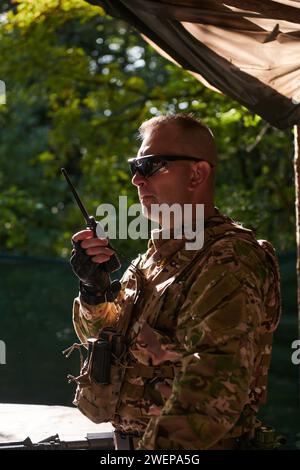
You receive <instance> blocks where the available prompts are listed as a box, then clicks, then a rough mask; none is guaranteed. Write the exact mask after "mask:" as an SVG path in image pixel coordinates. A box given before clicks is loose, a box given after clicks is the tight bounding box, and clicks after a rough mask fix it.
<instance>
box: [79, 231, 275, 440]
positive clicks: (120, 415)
mask: <svg viewBox="0 0 300 470" xmlns="http://www.w3.org/2000/svg"><path fill="white" fill-rule="evenodd" d="M225 237H227V238H229V239H230V238H232V237H234V238H239V239H242V240H243V241H244V242H246V243H250V244H252V245H253V246H255V248H256V249H258V252H260V250H259V247H260V249H261V255H262V257H263V260H264V262H266V260H267V264H268V268H269V272H270V273H271V275H272V276H273V280H274V283H275V285H276V286H278V288H277V295H278V296H279V295H280V290H279V269H278V264H277V260H276V256H275V253H274V249H273V247H272V245H271V244H270V243H269V242H267V241H265V240H259V241H257V240H255V238H254V236H253V234H252V232H251V231H250V230H248V229H245V228H243V227H241V226H239V225H236V224H232V223H222V224H220V225H217V226H215V227H210V228H208V229H207V230H206V232H205V241H204V246H203V247H202V248H201V250H199V251H198V252H197V253H196V254H195V255H194V256H193V257H192V259H189V260H187V261H186V262H185V263H183V265H182V266H181V267H180V269H178V270H177V271H176V273H175V274H174V276H172V278H171V280H170V281H169V282H168V283H166V285H165V286H164V289H163V290H162V291H160V292H159V293H157V295H155V292H154V294H153V296H152V298H151V303H149V304H148V305H143V304H142V300H143V290H144V288H145V280H144V278H143V275H142V271H141V270H140V265H141V261H142V260H141V257H139V259H137V260H136V261H135V263H134V264H135V268H133V267H130V268H129V269H128V270H127V272H126V273H125V277H124V279H123V280H122V284H123V289H125V291H126V292H127V294H126V297H125V301H123V305H122V308H123V314H122V316H121V317H120V321H119V324H118V328H117V332H118V333H119V334H123V335H125V336H126V338H127V339H128V340H129V343H132V342H133V341H134V338H135V337H136V336H137V332H136V331H135V324H136V323H135V322H138V321H139V320H140V317H141V316H142V317H143V319H145V320H146V321H147V323H148V324H149V325H150V326H152V327H155V326H156V325H157V323H158V321H159V317H160V315H162V314H163V315H164V316H165V317H167V316H168V311H169V312H170V313H171V312H173V313H174V311H177V310H178V309H179V308H180V305H181V302H182V300H183V299H184V297H185V296H186V293H187V291H188V289H189V286H191V284H192V282H193V280H194V279H193V277H195V278H196V276H197V274H198V273H199V270H200V269H201V266H202V265H204V264H205V262H206V260H207V258H208V256H209V255H210V249H211V247H212V246H213V244H214V243H216V242H217V241H218V240H220V239H223V238H225ZM196 263H198V264H197V270H195V271H192V268H193V267H194V266H195V265H196ZM198 266H199V269H198ZM265 296H266V301H267V300H268V298H267V297H268V292H265ZM166 299H168V301H166ZM267 314H268V312H267ZM279 317H280V310H278V312H277V315H276V318H273V317H272V318H266V321H264V322H263V324H262V325H261V327H260V331H259V337H260V354H258V355H257V359H256V363H255V366H254V367H255V374H254V376H255V383H253V384H251V390H253V391H255V390H256V392H255V393H258V397H256V405H255V406H253V405H252V401H251V397H250V400H249V403H247V404H246V406H245V408H244V410H243V412H242V416H241V419H240V420H239V423H238V424H237V425H236V426H235V427H234V429H233V430H232V432H231V433H230V434H229V435H228V436H229V437H236V436H240V435H241V434H243V433H244V432H247V431H249V430H250V429H253V426H255V415H256V412H257V403H258V404H259V405H260V404H261V403H264V402H265V399H266V388H267V373H268V368H269V363H270V353H271V347H272V332H273V331H274V330H275V328H276V327H277V324H278V322H279ZM179 367H180V364H174V365H173V364H171V365H169V364H168V365H163V364H162V365H160V366H155V367H153V366H148V365H145V364H142V363H139V362H137V361H136V360H135V359H134V358H133V357H132V355H130V354H128V355H127V357H126V360H123V362H122V363H120V364H119V366H114V367H113V368H112V372H111V384H110V385H103V386H101V387H99V386H98V385H96V384H94V383H93V382H92V381H91V380H90V377H89V371H88V364H87V363H86V364H85V366H84V368H83V369H82V371H81V375H80V376H79V377H77V378H76V382H77V384H78V386H77V391H76V395H75V399H74V402H73V403H74V404H75V405H76V406H78V408H79V409H80V410H81V411H82V412H83V414H85V415H86V416H87V417H88V418H90V419H91V420H92V421H94V422H96V423H101V422H107V421H110V422H112V424H113V425H114V426H115V427H116V428H117V429H120V430H122V431H131V430H134V431H140V432H143V431H144V429H145V427H146V425H147V422H148V420H149V419H150V417H151V416H149V414H147V413H144V410H143V409H139V408H138V407H137V406H135V403H136V402H137V401H138V400H141V399H143V397H144V396H145V394H147V381H148V380H149V379H150V380H151V379H156V378H169V379H171V380H172V379H174V377H175V376H176V374H177V373H178V371H179ZM145 382H146V383H145Z"/></svg>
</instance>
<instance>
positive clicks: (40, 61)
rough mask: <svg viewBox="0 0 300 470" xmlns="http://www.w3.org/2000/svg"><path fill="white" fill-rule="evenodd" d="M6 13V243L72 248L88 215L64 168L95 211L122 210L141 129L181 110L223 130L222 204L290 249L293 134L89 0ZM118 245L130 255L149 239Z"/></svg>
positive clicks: (0, 31) (1, 31)
mask: <svg viewBox="0 0 300 470" xmlns="http://www.w3.org/2000/svg"><path fill="white" fill-rule="evenodd" d="M1 12H2V14H0V54H1V63H0V79H1V80H3V81H4V82H5V83H6V91H7V103H6V105H5V106H0V124H1V130H0V189H1V193H0V209H1V210H0V243H1V249H3V250H6V251H13V252H17V253H24V254H28V255H29V254H36V255H43V256H50V255H51V256H53V255H56V256H63V257H64V256H67V255H68V252H69V239H70V236H71V234H72V233H73V232H74V231H76V230H78V229H80V228H81V227H82V226H83V221H82V217H81V214H80V213H79V211H78V209H77V207H75V205H74V203H73V199H72V196H71V194H70V193H69V191H68V189H67V187H66V184H65V181H64V180H63V179H62V177H61V175H60V168H61V166H64V167H66V168H67V170H68V171H69V173H70V175H71V177H72V179H73V181H74V182H75V183H76V184H77V187H78V189H79V192H80V194H81V195H82V198H83V200H84V201H85V203H86V206H87V208H88V210H89V211H90V212H91V213H95V210H96V207H97V206H98V205H99V204H100V203H101V202H106V203H107V202H110V203H113V204H115V205H116V206H117V205H118V197H119V195H128V202H129V204H131V203H133V202H137V201H138V200H137V195H136V191H135V189H134V188H133V187H132V186H131V184H130V175H129V172H128V169H127V163H126V160H127V158H129V157H130V156H132V155H134V154H135V153H136V151H137V148H138V145H139V144H138V142H137V139H136V133H137V128H138V127H139V125H140V123H141V122H142V121H143V120H144V119H146V118H149V117H151V116H153V115H157V114H160V113H166V112H168V113H169V112H181V111H183V112H193V113H194V114H195V115H196V116H198V117H200V118H201V119H202V120H203V121H204V122H205V123H207V124H208V125H209V126H210V127H211V128H212V129H213V131H214V134H215V136H216V139H217V143H218V148H219V155H220V157H219V160H220V164H219V170H218V179H217V205H218V207H219V208H220V209H221V210H222V211H224V212H225V213H227V214H228V215H230V216H232V217H234V218H236V219H237V220H239V221H242V222H243V223H244V224H245V225H246V226H248V227H250V228H253V229H255V230H257V235H258V236H260V237H264V238H268V239H270V240H271V241H272V242H273V243H274V244H275V246H276V247H277V248H278V249H280V250H286V249H290V248H292V247H293V246H294V223H295V221H294V209H293V207H294V188H293V166H292V133H291V131H286V132H283V131H279V130H277V129H275V128H272V127H271V126H269V125H267V124H266V123H265V122H264V121H263V120H262V119H261V118H259V117H258V116H256V115H253V114H252V113H250V112H249V111H247V110H246V109H245V108H243V107H241V106H240V105H239V104H238V103H237V102H235V101H233V100H231V99H229V98H227V97H225V96H223V95H221V94H217V93H215V92H213V91H211V90H209V89H207V88H205V87H204V86H202V85H201V84H200V83H199V82H198V81H197V80H195V79H194V78H193V77H192V76H191V75H189V74H188V72H186V71H184V70H182V69H180V68H178V67H176V66H174V65H172V64H170V63H168V62H167V61H166V60H165V59H163V58H162V57H160V56H159V55H158V54H156V53H155V52H154V51H153V49H152V48H151V47H150V46H148V45H147V44H146V43H145V42H144V41H143V40H142V38H141V37H140V36H139V34H138V33H137V31H135V30H134V29H133V28H131V27H129V26H128V25H127V24H126V23H125V22H123V21H122V20H120V19H113V18H110V17H108V16H107V15H105V13H104V12H103V10H102V9H101V8H100V7H96V6H92V5H90V4H87V3H86V2H84V1H83V0H40V1H39V2H33V1H30V0H18V1H14V2H8V1H7V2H4V3H3V6H2V10H1ZM279 228H280V230H279ZM116 245H117V246H118V247H119V249H120V250H121V252H126V255H127V256H128V257H130V256H133V255H134V254H136V253H137V252H138V251H140V250H143V248H144V246H145V241H142V242H136V243H133V242H132V241H130V240H120V241H119V242H118V243H116Z"/></svg>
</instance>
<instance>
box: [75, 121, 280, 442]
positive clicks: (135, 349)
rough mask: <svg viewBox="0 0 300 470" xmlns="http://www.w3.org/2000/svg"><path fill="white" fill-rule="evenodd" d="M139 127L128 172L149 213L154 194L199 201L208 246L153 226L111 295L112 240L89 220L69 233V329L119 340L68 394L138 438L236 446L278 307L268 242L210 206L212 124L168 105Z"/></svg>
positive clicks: (252, 419)
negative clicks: (99, 370)
mask: <svg viewBox="0 0 300 470" xmlns="http://www.w3.org/2000/svg"><path fill="white" fill-rule="evenodd" d="M140 135H141V138H142V144H141V147H140V149H139V152H138V156H137V158H136V159H135V160H133V161H131V171H132V173H133V178H132V183H133V184H134V185H135V186H136V187H137V189H138V194H139V198H140V201H141V204H142V207H143V211H144V213H145V215H146V216H148V217H149V218H151V217H154V215H153V213H152V211H151V205H152V204H154V203H156V204H162V203H166V204H168V205H169V206H171V205H172V204H173V203H179V204H180V205H183V204H191V205H192V207H193V209H195V207H196V205H197V204H204V245H203V246H202V248H200V249H197V250H196V251H195V250H188V249H187V248H186V245H185V241H186V240H185V238H184V237H183V238H181V239H178V238H175V235H174V221H173V223H170V227H169V228H171V232H170V233H171V236H170V238H169V239H165V238H164V237H163V236H162V233H163V229H164V227H161V229H160V230H159V231H158V232H157V231H153V232H152V233H151V239H150V240H149V242H148V249H147V251H146V253H144V254H143V255H140V256H139V257H138V258H137V259H136V260H135V261H134V262H133V263H131V265H130V267H129V268H128V269H127V271H126V272H125V274H124V276H123V278H122V280H121V285H122V288H121V290H120V292H119V294H118V296H117V298H116V299H115V300H114V301H107V297H106V296H105V292H106V291H107V288H108V286H109V284H110V279H109V274H108V273H107V272H106V271H104V270H103V269H101V265H103V263H105V262H107V261H108V260H109V259H110V257H111V256H112V254H113V253H114V251H113V250H112V249H110V248H108V247H107V246H106V245H107V243H108V241H107V239H104V238H95V236H94V235H93V232H92V231H91V230H82V231H80V232H78V233H76V234H75V235H74V236H73V238H72V241H73V245H74V250H73V254H72V258H71V264H72V267H73V270H74V272H75V274H77V276H78V277H79V279H80V281H81V282H80V295H79V297H78V298H76V299H75V301H74V307H73V322H74V327H75V330H76V333H77V335H78V337H79V338H80V340H81V341H82V343H86V341H87V338H88V337H91V336H92V337H98V334H99V332H100V331H103V329H104V328H106V327H112V328H114V329H115V331H116V332H117V333H120V334H123V335H124V336H125V337H126V344H127V353H126V355H125V357H123V358H122V360H121V361H120V363H119V364H117V365H116V366H114V367H113V371H112V382H111V384H110V385H103V386H94V385H93V384H91V382H90V381H88V382H85V383H84V381H80V377H78V378H76V379H75V380H76V381H77V383H78V384H79V385H78V388H77V393H76V398H75V401H74V403H75V404H77V406H78V407H79V409H80V410H81V411H82V412H83V413H84V414H86V415H87V416H88V417H89V418H90V419H92V420H93V421H95V422H103V421H108V420H109V421H111V422H112V424H113V425H114V426H115V428H116V429H117V431H118V432H120V433H123V437H125V438H126V439H128V441H130V445H131V446H132V447H133V448H135V449H143V450H144V449H155V450H158V449H195V450H206V449H210V450H211V449H236V448H238V445H239V444H240V443H241V442H243V441H244V440H245V439H246V440H247V439H249V438H251V437H252V436H253V433H254V430H255V428H256V427H257V426H258V424H259V422H258V420H257V418H256V415H257V412H258V409H259V407H260V406H261V405H262V404H263V403H264V402H265V400H266V387H267V374H268V369H269V364H270V356H271V348H272V333H273V331H274V330H275V329H276V327H277V325H278V321H279V317H280V288H279V274H278V265H277V260H276V257H275V254H274V249H273V248H272V246H271V245H270V243H268V242H267V241H265V240H256V239H255V237H254V235H253V233H252V231H251V230H248V229H246V228H244V227H242V226H241V225H240V224H237V223H235V222H234V221H233V220H232V219H231V218H229V217H227V216H225V215H223V214H221V213H220V212H219V210H218V209H217V208H216V207H215V205H214V186H215V171H216V165H217V152H216V147H215V142H214V138H213V135H212V133H211V131H210V130H209V128H207V127H206V126H205V125H204V124H202V123H201V122H200V121H199V120H197V119H195V118H194V117H192V116H190V115H182V114H180V115H168V116H160V117H155V118H152V119H150V120H148V121H146V122H144V123H143V124H142V126H141V127H140ZM194 215H195V211H193V216H192V221H191V222H192V223H193V222H194ZM158 222H160V220H158ZM193 226H194V225H193ZM172 229H173V231H172ZM172 234H173V236H172ZM83 260H84V263H85V267H86V269H82V266H83ZM81 377H83V375H82V376H81ZM120 435H121V434H120Z"/></svg>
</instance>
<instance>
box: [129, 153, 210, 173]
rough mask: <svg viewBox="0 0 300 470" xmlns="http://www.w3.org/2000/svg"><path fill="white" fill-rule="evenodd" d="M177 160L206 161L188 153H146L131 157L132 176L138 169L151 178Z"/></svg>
mask: <svg viewBox="0 0 300 470" xmlns="http://www.w3.org/2000/svg"><path fill="white" fill-rule="evenodd" d="M176 160H190V161H194V162H203V161H204V160H203V159H201V158H197V157H188V156H186V155H145V156H144V157H140V158H130V159H129V160H128V163H129V166H130V171H131V174H132V176H134V175H135V173H136V172H137V171H138V172H139V173H140V175H142V176H143V177H144V178H149V176H152V175H154V174H155V173H156V172H157V171H159V170H160V169H161V168H164V167H165V166H166V164H167V163H168V162H173V161H176Z"/></svg>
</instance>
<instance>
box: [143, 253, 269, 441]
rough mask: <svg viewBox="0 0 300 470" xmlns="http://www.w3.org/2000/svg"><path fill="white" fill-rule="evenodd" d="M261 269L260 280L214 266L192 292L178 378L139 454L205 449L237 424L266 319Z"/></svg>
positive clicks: (183, 318) (181, 330)
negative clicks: (149, 451)
mask: <svg viewBox="0 0 300 470" xmlns="http://www.w3.org/2000/svg"><path fill="white" fill-rule="evenodd" d="M259 269H261V271H260V274H261V275H259V276H258V275H256V274H255V272H254V271H253V270H252V268H251V266H249V265H247V264H244V263H241V262H240V261H239V259H238V258H235V257H234V256H233V257H231V256H229V257H224V258H223V259H221V260H220V261H219V262H217V263H216V262H215V260H213V259H212V260H211V262H208V263H207V266H206V269H205V270H203V271H202V272H201V273H200V274H199V275H198V277H197V279H196V281H195V282H194V283H193V284H192V286H191V288H190V289H189V292H188V295H187V297H186V300H185V302H184V304H183V306H182V308H181V309H180V312H179V315H178V321H177V332H176V340H177V342H178V343H177V344H179V345H180V347H182V351H183V352H182V358H181V361H180V362H181V368H180V372H179V374H178V375H177V377H176V378H175V379H174V382H173V385H172V393H171V396H170V398H169V399H168V400H167V401H166V402H165V405H164V407H163V409H162V412H161V414H160V415H159V416H157V417H153V418H151V419H150V421H149V424H148V426H147V428H146V431H145V433H144V436H143V438H142V440H141V441H140V444H139V448H140V449H198V450H204V449H209V448H210V447H212V446H213V445H214V444H215V443H217V442H218V441H219V440H220V439H222V437H224V436H225V435H226V434H227V433H228V431H229V430H230V429H231V428H232V427H233V426H234V424H235V423H236V422H237V421H238V419H239V416H240V414H241V412H242V410H243V408H244V406H245V405H246V404H247V401H248V400H249V388H250V384H251V381H252V378H253V373H254V359H255V355H256V344H257V336H258V328H259V326H260V324H261V322H262V317H263V315H264V306H263V293H262V289H261V286H262V282H261V281H262V278H264V277H265V272H263V268H260V267H259ZM164 348H166V344H164Z"/></svg>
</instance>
